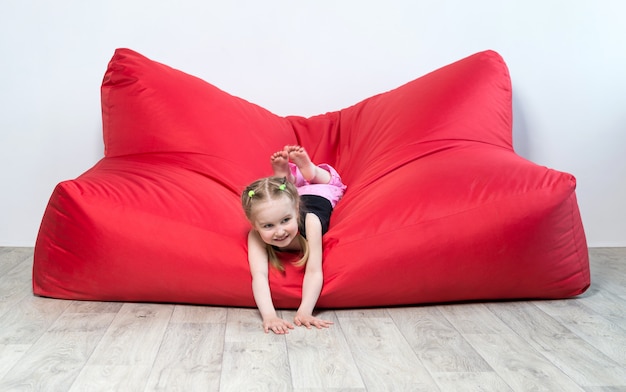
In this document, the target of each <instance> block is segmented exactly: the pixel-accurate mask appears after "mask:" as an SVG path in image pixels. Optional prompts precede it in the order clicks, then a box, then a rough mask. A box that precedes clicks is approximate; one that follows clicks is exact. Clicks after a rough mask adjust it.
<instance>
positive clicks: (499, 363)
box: [465, 334, 583, 392]
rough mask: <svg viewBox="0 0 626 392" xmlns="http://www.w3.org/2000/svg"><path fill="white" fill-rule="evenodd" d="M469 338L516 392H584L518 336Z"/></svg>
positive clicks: (477, 336) (485, 335) (482, 335)
mask: <svg viewBox="0 0 626 392" xmlns="http://www.w3.org/2000/svg"><path fill="white" fill-rule="evenodd" d="M465 338H466V339H467V340H468V341H469V342H470V344H471V345H472V346H473V347H474V348H475V349H476V351H478V352H479V353H480V355H481V356H482V357H483V358H485V360H486V361H487V362H488V363H489V365H491V367H492V368H493V369H494V370H495V371H496V372H497V374H498V375H499V376H500V377H501V378H502V379H503V380H504V382H506V383H507V384H508V385H509V386H510V387H511V388H512V389H513V390H514V391H546V392H557V391H562V392H576V391H583V389H582V388H581V387H580V386H578V385H577V384H576V383H575V382H574V381H572V379H571V378H569V377H568V376H567V375H566V374H564V373H563V372H562V371H561V370H560V369H559V368H557V367H556V366H555V365H554V364H552V363H551V362H550V361H548V360H547V359H546V358H545V357H543V356H542V355H541V354H539V353H538V352H537V351H535V350H534V349H532V348H531V347H529V346H528V343H527V342H526V341H525V340H523V339H522V338H520V337H519V336H518V335H516V334H467V335H465Z"/></svg>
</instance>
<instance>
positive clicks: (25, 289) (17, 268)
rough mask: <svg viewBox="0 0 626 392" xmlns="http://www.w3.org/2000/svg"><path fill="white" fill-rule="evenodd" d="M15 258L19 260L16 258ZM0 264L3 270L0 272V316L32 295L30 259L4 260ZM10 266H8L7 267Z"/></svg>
mask: <svg viewBox="0 0 626 392" xmlns="http://www.w3.org/2000/svg"><path fill="white" fill-rule="evenodd" d="M15 260H19V258H16V259H15ZM0 265H2V266H4V267H5V268H4V271H2V272H0V276H1V277H2V278H0V317H1V316H2V315H4V314H5V313H6V312H8V311H10V309H12V308H13V307H14V306H15V305H16V304H17V303H19V302H20V301H22V300H23V299H24V298H26V297H31V296H32V288H31V284H30V283H31V276H32V261H31V260H30V259H28V258H26V259H22V260H21V261H18V262H15V263H13V262H7V263H5V262H4V260H3V262H2V263H0ZM9 267H10V268H9Z"/></svg>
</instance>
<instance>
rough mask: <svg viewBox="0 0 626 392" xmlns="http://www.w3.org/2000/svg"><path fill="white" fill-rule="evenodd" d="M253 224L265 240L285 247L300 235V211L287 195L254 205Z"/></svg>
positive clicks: (267, 242)
mask: <svg viewBox="0 0 626 392" xmlns="http://www.w3.org/2000/svg"><path fill="white" fill-rule="evenodd" d="M253 216H254V221H253V222H252V225H253V226H254V229H255V230H256V231H257V232H258V233H259V236H261V239H262V240H263V242H265V243H266V244H269V245H274V246H277V247H279V248H284V247H286V246H288V245H290V244H291V243H292V242H293V241H294V240H295V239H296V238H297V235H298V211H297V210H296V207H295V206H294V203H293V202H292V201H291V199H289V197H287V196H283V197H280V198H277V199H274V200H266V201H263V202H260V203H259V204H257V205H255V206H254V209H253Z"/></svg>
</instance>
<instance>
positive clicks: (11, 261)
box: [0, 247, 33, 276]
mask: <svg viewBox="0 0 626 392" xmlns="http://www.w3.org/2000/svg"><path fill="white" fill-rule="evenodd" d="M0 249H3V252H2V253H1V254H0V276H3V275H4V274H6V273H7V272H8V271H10V270H11V269H13V268H15V266H17V265H18V264H21V263H23V262H27V263H28V264H29V265H32V258H33V248H6V247H5V248H0Z"/></svg>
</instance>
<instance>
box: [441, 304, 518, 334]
mask: <svg viewBox="0 0 626 392" xmlns="http://www.w3.org/2000/svg"><path fill="white" fill-rule="evenodd" d="M510 303H511V302H502V303H491V304H485V303H471V304H451V305H441V306H438V307H437V308H438V309H439V311H441V313H442V314H443V315H444V317H445V318H446V319H447V320H448V321H449V322H450V324H451V325H453V326H454V328H455V329H456V330H457V331H459V332H460V333H464V334H465V333H492V334H500V333H511V328H509V327H508V326H507V325H506V323H504V322H503V321H502V320H501V319H500V318H498V316H496V315H495V314H493V312H492V311H491V310H490V309H492V307H495V308H497V307H499V306H502V307H505V308H506V307H508V306H509V304H510Z"/></svg>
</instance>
